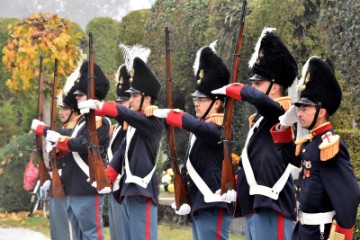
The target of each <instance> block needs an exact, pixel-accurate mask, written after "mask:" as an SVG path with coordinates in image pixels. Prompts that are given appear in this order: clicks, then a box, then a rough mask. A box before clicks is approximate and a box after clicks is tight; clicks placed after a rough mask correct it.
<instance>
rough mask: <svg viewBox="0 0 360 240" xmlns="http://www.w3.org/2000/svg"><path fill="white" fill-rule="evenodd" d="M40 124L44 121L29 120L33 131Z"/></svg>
mask: <svg viewBox="0 0 360 240" xmlns="http://www.w3.org/2000/svg"><path fill="white" fill-rule="evenodd" d="M40 125H45V123H44V122H42V121H40V120H39V119H33V120H32V122H31V129H32V130H34V131H35V130H36V129H37V128H38V126H40Z"/></svg>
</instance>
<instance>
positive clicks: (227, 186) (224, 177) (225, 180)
mask: <svg viewBox="0 0 360 240" xmlns="http://www.w3.org/2000/svg"><path fill="white" fill-rule="evenodd" d="M246 4H247V3H246V0H243V4H242V9H241V17H240V22H239V30H238V35H237V39H236V48H235V52H234V55H233V60H232V66H231V72H230V73H231V83H235V82H236V78H237V71H238V67H239V63H240V53H241V45H242V40H243V34H244V24H245V15H246ZM234 101H235V100H234V99H232V98H227V99H226V103H225V114H224V124H223V129H225V134H224V137H223V143H224V161H223V163H222V170H221V194H224V193H226V192H227V191H228V190H232V189H234V190H235V189H236V181H235V176H234V169H233V165H232V157H231V151H232V142H231V141H232V131H231V120H232V111H233V107H234Z"/></svg>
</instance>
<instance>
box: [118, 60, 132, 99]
mask: <svg viewBox="0 0 360 240" xmlns="http://www.w3.org/2000/svg"><path fill="white" fill-rule="evenodd" d="M115 78H116V95H117V99H116V101H124V100H129V98H130V93H128V92H126V91H127V90H128V89H129V88H130V81H129V80H130V75H129V73H128V72H127V70H126V66H125V64H122V65H121V66H120V67H119V69H118V71H117V72H116V74H115Z"/></svg>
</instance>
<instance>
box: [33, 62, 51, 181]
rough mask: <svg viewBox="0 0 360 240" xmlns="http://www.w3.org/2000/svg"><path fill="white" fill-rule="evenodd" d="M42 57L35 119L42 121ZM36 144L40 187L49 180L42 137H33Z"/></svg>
mask: <svg viewBox="0 0 360 240" xmlns="http://www.w3.org/2000/svg"><path fill="white" fill-rule="evenodd" d="M42 60H43V58H42V56H40V63H39V89H38V104H37V119H38V120H40V121H42V119H43V110H42V107H43V83H44V80H43V76H42ZM35 142H36V151H37V155H38V160H39V180H40V186H42V185H43V184H44V182H45V180H48V179H50V175H49V173H48V171H47V169H46V165H45V161H44V156H43V142H42V136H39V135H36V136H35Z"/></svg>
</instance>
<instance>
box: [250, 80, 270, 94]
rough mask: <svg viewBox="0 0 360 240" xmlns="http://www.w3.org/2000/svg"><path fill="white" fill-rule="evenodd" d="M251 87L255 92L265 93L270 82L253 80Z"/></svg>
mask: <svg viewBox="0 0 360 240" xmlns="http://www.w3.org/2000/svg"><path fill="white" fill-rule="evenodd" d="M252 86H253V87H254V88H256V89H257V90H259V91H261V92H263V93H266V91H267V89H268V88H269V86H270V82H269V81H265V80H255V81H253V83H252Z"/></svg>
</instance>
